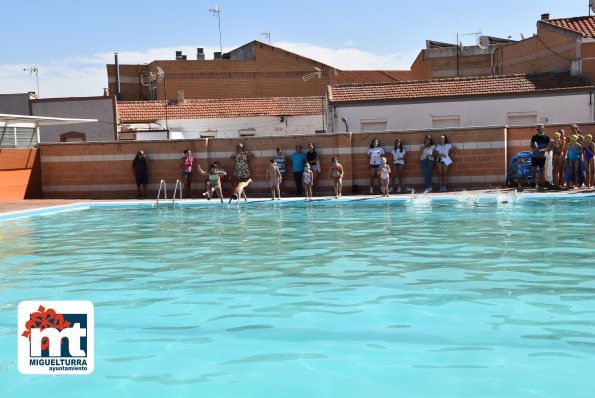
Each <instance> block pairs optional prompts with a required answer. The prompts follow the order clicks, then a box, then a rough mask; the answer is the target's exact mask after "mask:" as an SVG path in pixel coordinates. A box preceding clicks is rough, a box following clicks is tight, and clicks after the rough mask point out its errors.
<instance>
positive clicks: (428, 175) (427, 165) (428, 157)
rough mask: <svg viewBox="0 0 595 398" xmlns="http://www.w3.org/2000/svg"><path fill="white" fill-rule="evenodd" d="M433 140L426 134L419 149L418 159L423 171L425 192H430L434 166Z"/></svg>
mask: <svg viewBox="0 0 595 398" xmlns="http://www.w3.org/2000/svg"><path fill="white" fill-rule="evenodd" d="M434 148H435V146H434V141H432V137H430V136H429V135H426V136H425V137H424V143H423V144H422V145H421V148H420V150H419V159H420V161H421V169H422V171H423V173H424V188H425V190H426V192H432V169H433V168H434Z"/></svg>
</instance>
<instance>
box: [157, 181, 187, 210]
mask: <svg viewBox="0 0 595 398" xmlns="http://www.w3.org/2000/svg"><path fill="white" fill-rule="evenodd" d="M178 187H179V188H180V189H179V191H178ZM162 189H163V200H167V184H166V183H165V180H161V182H160V183H159V191H158V192H157V205H159V198H160V197H161V190H162ZM178 192H180V195H179V196H180V200H182V183H181V182H180V180H176V186H175V187H174V195H173V197H172V199H171V203H172V204H175V203H176V193H178Z"/></svg>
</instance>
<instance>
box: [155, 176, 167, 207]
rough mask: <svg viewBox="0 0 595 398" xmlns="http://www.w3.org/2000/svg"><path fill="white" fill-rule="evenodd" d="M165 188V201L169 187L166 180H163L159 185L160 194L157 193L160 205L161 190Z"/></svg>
mask: <svg viewBox="0 0 595 398" xmlns="http://www.w3.org/2000/svg"><path fill="white" fill-rule="evenodd" d="M162 187H163V200H167V185H166V184H165V180H161V182H160V183H159V192H157V204H159V197H160V196H161V188H162Z"/></svg>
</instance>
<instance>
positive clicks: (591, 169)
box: [583, 134, 595, 188]
mask: <svg viewBox="0 0 595 398" xmlns="http://www.w3.org/2000/svg"><path fill="white" fill-rule="evenodd" d="M594 154H595V143H593V136H592V135H591V134H587V135H586V136H585V141H584V143H583V156H584V157H585V173H586V178H585V185H586V186H587V187H588V188H593V187H594V186H595V160H593V155H594Z"/></svg>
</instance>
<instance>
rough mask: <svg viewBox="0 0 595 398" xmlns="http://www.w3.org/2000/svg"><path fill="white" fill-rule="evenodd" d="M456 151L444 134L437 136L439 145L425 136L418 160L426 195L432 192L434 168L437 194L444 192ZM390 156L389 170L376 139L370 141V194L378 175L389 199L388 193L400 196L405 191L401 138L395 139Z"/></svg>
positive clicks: (383, 192) (381, 187)
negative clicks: (436, 174)
mask: <svg viewBox="0 0 595 398" xmlns="http://www.w3.org/2000/svg"><path fill="white" fill-rule="evenodd" d="M455 151H456V148H455V147H454V146H453V145H452V144H450V143H449V142H448V138H447V137H446V136H445V135H441V136H440V142H439V143H438V144H436V145H435V144H434V141H433V140H432V137H431V136H429V135H427V136H425V137H424V141H423V143H422V144H421V146H420V149H419V159H420V163H421V169H422V171H423V175H424V188H425V190H426V191H427V192H431V191H432V174H433V170H434V167H436V168H437V169H438V180H439V183H440V192H446V190H447V189H446V180H447V177H448V169H449V166H450V165H451V164H452V158H451V155H452V154H454V153H455ZM390 153H391V155H392V165H393V166H392V169H391V167H390V165H388V164H387V159H386V157H384V156H385V152H384V148H382V147H381V146H380V143H379V142H378V140H377V139H373V140H372V142H370V148H369V149H368V158H369V159H370V193H374V180H375V179H376V177H377V176H378V178H379V179H380V190H381V193H382V196H389V193H390V192H396V193H401V192H403V191H404V187H403V176H404V171H405V148H404V144H403V141H402V140H401V139H400V138H397V139H396V140H395V144H394V148H393V150H392V151H391V152H390ZM393 172H394V173H393ZM391 174H393V177H392V186H390V182H391V177H390V176H391ZM395 187H396V189H395Z"/></svg>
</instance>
